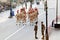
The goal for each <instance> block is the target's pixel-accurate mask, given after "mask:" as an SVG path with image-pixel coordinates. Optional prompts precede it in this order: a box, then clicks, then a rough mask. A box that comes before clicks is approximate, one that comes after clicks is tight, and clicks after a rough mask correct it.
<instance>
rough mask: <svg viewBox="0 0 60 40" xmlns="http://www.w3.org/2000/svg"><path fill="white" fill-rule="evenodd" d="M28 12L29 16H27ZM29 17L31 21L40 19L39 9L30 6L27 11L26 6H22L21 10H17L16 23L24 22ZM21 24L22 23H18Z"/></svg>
mask: <svg viewBox="0 0 60 40" xmlns="http://www.w3.org/2000/svg"><path fill="white" fill-rule="evenodd" d="M27 14H28V16H27ZM27 17H28V19H29V22H30V23H33V22H36V21H37V20H38V9H37V8H36V7H35V8H32V7H30V8H29V10H28V12H26V9H25V8H21V9H20V10H17V14H16V23H17V24H18V23H21V22H22V24H24V23H26V21H27V19H26V18H27ZM18 25H20V24H18Z"/></svg>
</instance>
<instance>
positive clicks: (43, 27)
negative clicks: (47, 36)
mask: <svg viewBox="0 0 60 40" xmlns="http://www.w3.org/2000/svg"><path fill="white" fill-rule="evenodd" d="M44 30H45V25H44V24H43V22H41V33H42V39H43V40H44Z"/></svg>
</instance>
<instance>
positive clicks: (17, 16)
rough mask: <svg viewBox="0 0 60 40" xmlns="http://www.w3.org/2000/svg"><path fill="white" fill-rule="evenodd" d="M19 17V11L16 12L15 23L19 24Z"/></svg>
mask: <svg viewBox="0 0 60 40" xmlns="http://www.w3.org/2000/svg"><path fill="white" fill-rule="evenodd" d="M19 16H20V14H19V10H17V14H16V18H17V20H16V22H17V23H18V22H19ZM16 25H17V24H16Z"/></svg>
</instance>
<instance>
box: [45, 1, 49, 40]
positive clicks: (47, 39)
mask: <svg viewBox="0 0 60 40" xmlns="http://www.w3.org/2000/svg"><path fill="white" fill-rule="evenodd" d="M45 11H46V40H49V35H48V7H47V0H46V1H45Z"/></svg>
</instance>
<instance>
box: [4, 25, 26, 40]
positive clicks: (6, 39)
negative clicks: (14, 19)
mask: <svg viewBox="0 0 60 40" xmlns="http://www.w3.org/2000/svg"><path fill="white" fill-rule="evenodd" d="M24 27H25V26H23V27H21V28H20V29H18V30H17V31H16V32H14V33H12V34H11V35H9V36H8V37H6V38H5V40H8V39H9V38H10V37H12V36H13V35H14V34H16V33H17V32H18V31H20V30H22V29H23V28H24Z"/></svg>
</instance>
